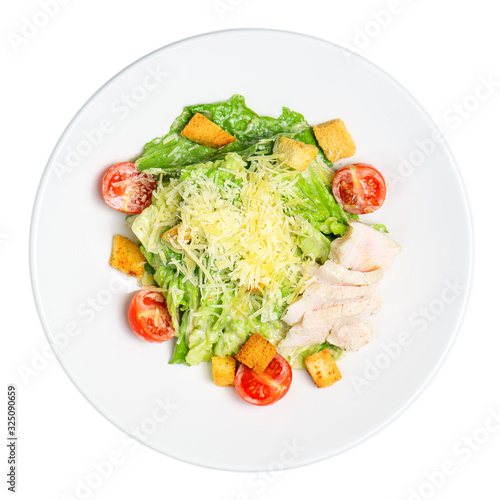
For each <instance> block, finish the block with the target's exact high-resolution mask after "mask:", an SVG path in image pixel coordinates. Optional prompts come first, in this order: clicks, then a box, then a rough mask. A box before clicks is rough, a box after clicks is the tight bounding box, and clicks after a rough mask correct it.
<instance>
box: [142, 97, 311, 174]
mask: <svg viewBox="0 0 500 500" xmlns="http://www.w3.org/2000/svg"><path fill="white" fill-rule="evenodd" d="M195 113H201V114H203V115H205V116H206V117H207V118H209V119H210V120H212V121H213V122H214V123H216V124H217V125H218V126H219V127H221V128H222V129H224V130H225V131H226V132H228V133H230V134H231V135H233V136H234V137H236V139H237V140H236V141H235V142H233V143H231V144H228V145H227V146H224V147H222V148H219V149H213V148H208V147H206V146H202V145H200V144H196V143H194V142H192V141H190V140H188V139H185V138H183V137H181V135H180V134H181V131H182V129H183V128H184V127H185V126H186V124H187V123H188V121H189V120H190V119H191V117H192V116H193V115H194V114H195ZM307 129H310V127H309V125H308V124H307V122H306V121H305V119H304V117H303V116H302V115H301V114H300V113H296V112H294V111H291V110H290V109H288V108H283V112H282V114H281V115H280V116H279V117H278V118H271V117H269V116H259V115H258V114H257V113H255V111H252V110H251V109H250V108H249V107H248V106H247V105H246V104H245V99H244V98H243V96H241V95H238V94H236V95H234V96H233V97H232V98H231V99H229V100H228V101H223V102H219V103H215V104H200V105H197V106H188V107H186V108H185V109H184V111H183V112H182V114H181V115H180V116H179V117H178V118H177V119H176V120H175V121H174V123H173V124H172V127H171V128H170V132H169V133H168V134H167V135H165V136H164V137H158V138H156V139H153V140H152V141H150V142H148V143H147V144H146V146H145V147H144V153H143V155H142V156H141V157H140V158H138V159H137V160H136V162H135V164H136V166H137V168H138V170H139V171H141V172H145V171H147V172H148V173H159V172H164V173H166V174H170V175H177V174H178V173H179V172H180V171H181V170H182V169H183V167H185V166H186V165H191V164H194V163H204V162H207V161H210V160H214V159H219V158H222V157H223V156H225V155H226V154H227V153H230V152H236V153H240V155H241V156H242V157H243V158H247V157H248V156H250V155H253V154H255V152H256V151H257V150H258V148H259V145H264V148H265V149H266V150H268V151H269V152H270V151H271V149H272V146H273V144H272V141H267V143H266V139H271V138H273V137H274V136H276V135H278V134H287V135H289V136H296V135H297V134H300V133H302V132H304V131H305V130H307ZM311 136H312V137H311ZM305 139H306V140H307V141H308V143H311V141H315V139H314V135H312V132H311V133H310V134H307V137H306V136H305Z"/></svg>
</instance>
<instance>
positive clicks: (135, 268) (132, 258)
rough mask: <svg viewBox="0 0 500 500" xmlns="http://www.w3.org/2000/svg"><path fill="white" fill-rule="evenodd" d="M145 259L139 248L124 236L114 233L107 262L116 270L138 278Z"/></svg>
mask: <svg viewBox="0 0 500 500" xmlns="http://www.w3.org/2000/svg"><path fill="white" fill-rule="evenodd" d="M145 262H146V259H145V258H144V255H142V252H141V250H140V248H139V247H138V246H137V245H136V244H135V243H134V242H133V241H130V240H129V239H128V238H125V236H120V235H119V234H115V235H114V236H113V247H112V249H111V257H110V258H109V264H110V265H111V266H113V267H114V268H115V269H118V271H122V272H124V273H127V274H130V276H135V277H136V278H140V277H141V276H142V273H143V272H144V264H145Z"/></svg>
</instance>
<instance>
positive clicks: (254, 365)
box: [236, 333, 276, 373]
mask: <svg viewBox="0 0 500 500" xmlns="http://www.w3.org/2000/svg"><path fill="white" fill-rule="evenodd" d="M275 355H276V347H274V345H273V344H271V342H269V341H268V340H266V339H265V338H264V337H263V336H262V335H259V334H258V333H254V334H253V335H252V336H251V337H250V338H249V339H248V340H247V341H246V343H245V345H244V346H243V347H242V348H241V349H240V351H239V352H238V355H237V356H236V359H237V360H238V361H239V362H240V363H243V364H244V365H246V366H248V368H251V369H252V370H253V371H254V372H256V373H262V372H263V371H264V370H265V369H266V368H267V365H269V363H270V362H271V361H272V359H273V358H274V356H275Z"/></svg>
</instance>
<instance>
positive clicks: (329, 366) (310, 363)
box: [305, 349, 342, 387]
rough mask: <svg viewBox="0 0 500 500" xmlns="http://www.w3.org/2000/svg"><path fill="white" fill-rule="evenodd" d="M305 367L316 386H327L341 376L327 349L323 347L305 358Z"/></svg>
mask: <svg viewBox="0 0 500 500" xmlns="http://www.w3.org/2000/svg"><path fill="white" fill-rule="evenodd" d="M305 363H306V368H307V371H308V372H309V374H310V375H311V377H312V378H313V380H314V383H315V384H316V385H317V386H318V387H328V386H330V385H332V384H334V383H335V382H337V381H338V380H340V379H341V378H342V374H341V373H340V370H339V368H338V366H337V363H335V361H333V358H332V355H331V354H330V351H328V349H323V350H322V351H320V352H317V353H316V354H312V355H311V356H308V357H307V358H306V359H305Z"/></svg>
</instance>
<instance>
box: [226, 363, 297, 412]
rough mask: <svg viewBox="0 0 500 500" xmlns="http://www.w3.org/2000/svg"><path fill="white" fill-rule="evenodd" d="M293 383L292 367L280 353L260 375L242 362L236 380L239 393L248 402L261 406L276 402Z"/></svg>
mask: <svg viewBox="0 0 500 500" xmlns="http://www.w3.org/2000/svg"><path fill="white" fill-rule="evenodd" d="M291 383H292V368H291V367H290V365H289V364H288V362H287V360H286V359H285V358H284V357H283V356H280V355H279V354H276V355H275V356H274V358H273V359H272V361H271V362H270V363H269V366H268V367H267V368H266V369H265V370H264V371H263V372H262V373H261V374H260V375H259V374H258V373H255V372H254V371H253V370H252V369H251V368H248V366H246V365H244V364H241V365H240V367H239V368H238V372H237V373H236V380H235V385H236V390H237V391H238V394H239V395H240V396H241V397H242V398H243V399H244V400H245V401H247V402H248V403H251V404H253V405H259V406H265V405H270V404H272V403H276V401H278V400H280V399H281V398H282V397H283V396H284V395H285V394H286V393H287V392H288V389H290V384H291Z"/></svg>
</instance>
